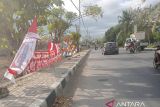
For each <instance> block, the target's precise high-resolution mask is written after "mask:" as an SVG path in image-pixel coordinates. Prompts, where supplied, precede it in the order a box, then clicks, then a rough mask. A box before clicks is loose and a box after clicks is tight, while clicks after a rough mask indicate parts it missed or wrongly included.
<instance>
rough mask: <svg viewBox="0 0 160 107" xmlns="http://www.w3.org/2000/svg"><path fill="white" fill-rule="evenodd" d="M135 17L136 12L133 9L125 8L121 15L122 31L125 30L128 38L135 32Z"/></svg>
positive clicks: (125, 36)
mask: <svg viewBox="0 0 160 107" xmlns="http://www.w3.org/2000/svg"><path fill="white" fill-rule="evenodd" d="M133 19H134V14H133V12H132V10H124V11H122V15H121V16H119V23H120V24H121V25H122V31H123V32H125V35H124V38H127V36H129V34H130V33H131V32H133V30H132V28H133Z"/></svg>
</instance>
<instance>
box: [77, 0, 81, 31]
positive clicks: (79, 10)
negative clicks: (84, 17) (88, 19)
mask: <svg viewBox="0 0 160 107" xmlns="http://www.w3.org/2000/svg"><path fill="white" fill-rule="evenodd" d="M80 26H81V1H80V0H79V32H78V33H80Z"/></svg>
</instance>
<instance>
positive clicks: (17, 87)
mask: <svg viewBox="0 0 160 107" xmlns="http://www.w3.org/2000/svg"><path fill="white" fill-rule="evenodd" d="M88 53H89V51H83V52H80V53H79V54H78V55H75V56H73V57H71V58H70V59H69V60H65V61H64V62H62V64H60V65H58V66H57V67H53V66H52V67H51V68H47V69H50V70H45V69H44V70H43V71H40V72H35V73H32V74H29V75H27V76H25V77H23V78H21V79H19V80H18V81H17V83H16V84H14V85H13V84H12V85H10V86H8V90H9V91H10V94H9V96H8V97H6V98H3V99H0V107H48V106H50V105H51V103H53V101H54V100H55V98H56V96H57V95H60V94H62V90H63V88H64V87H65V85H66V83H67V82H68V80H69V78H70V76H71V75H73V73H74V71H76V69H77V68H78V67H79V66H80V63H82V62H83V60H84V57H85V56H86V55H87V54H88ZM53 97H54V98H53Z"/></svg>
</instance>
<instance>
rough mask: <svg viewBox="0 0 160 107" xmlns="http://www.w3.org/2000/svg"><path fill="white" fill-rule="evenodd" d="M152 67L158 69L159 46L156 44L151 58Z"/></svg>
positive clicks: (159, 63) (159, 65) (159, 59)
mask: <svg viewBox="0 0 160 107" xmlns="http://www.w3.org/2000/svg"><path fill="white" fill-rule="evenodd" d="M153 67H154V68H155V69H158V68H159V67H160V46H157V49H156V50H155V53H154V59H153Z"/></svg>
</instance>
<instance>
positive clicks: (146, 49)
mask: <svg viewBox="0 0 160 107" xmlns="http://www.w3.org/2000/svg"><path fill="white" fill-rule="evenodd" d="M144 50H145V51H155V50H156V48H145V49H144Z"/></svg>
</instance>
